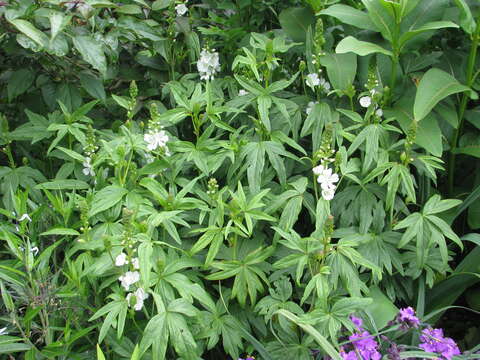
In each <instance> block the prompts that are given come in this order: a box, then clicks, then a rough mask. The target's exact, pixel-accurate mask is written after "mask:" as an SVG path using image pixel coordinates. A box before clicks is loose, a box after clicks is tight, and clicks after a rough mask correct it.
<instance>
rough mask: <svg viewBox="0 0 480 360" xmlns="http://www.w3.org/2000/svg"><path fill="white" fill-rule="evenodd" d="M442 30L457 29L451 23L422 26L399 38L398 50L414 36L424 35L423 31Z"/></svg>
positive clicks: (455, 25)
mask: <svg viewBox="0 0 480 360" xmlns="http://www.w3.org/2000/svg"><path fill="white" fill-rule="evenodd" d="M444 28H458V25H457V24H455V23H453V22H451V21H432V22H429V23H426V24H423V25H422V26H420V27H419V28H417V29H414V30H411V31H408V32H406V33H405V34H403V35H402V36H401V37H400V40H399V44H400V45H399V46H400V49H401V48H402V47H403V46H404V45H405V44H406V43H407V42H408V41H409V40H411V39H412V38H413V37H415V36H416V35H419V34H421V33H424V32H425V31H430V30H437V29H444Z"/></svg>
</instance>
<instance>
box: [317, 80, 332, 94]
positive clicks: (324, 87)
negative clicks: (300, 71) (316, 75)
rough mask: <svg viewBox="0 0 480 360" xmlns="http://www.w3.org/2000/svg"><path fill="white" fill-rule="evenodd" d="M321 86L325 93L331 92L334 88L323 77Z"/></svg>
mask: <svg viewBox="0 0 480 360" xmlns="http://www.w3.org/2000/svg"><path fill="white" fill-rule="evenodd" d="M320 86H321V87H322V88H323V90H325V92H329V91H330V89H331V88H332V87H331V85H330V83H329V82H328V81H327V80H325V79H324V78H323V77H322V78H320Z"/></svg>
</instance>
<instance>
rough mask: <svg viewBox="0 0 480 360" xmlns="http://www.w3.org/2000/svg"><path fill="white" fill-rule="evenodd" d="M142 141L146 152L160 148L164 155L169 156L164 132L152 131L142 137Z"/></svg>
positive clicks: (166, 136) (166, 137)
mask: <svg viewBox="0 0 480 360" xmlns="http://www.w3.org/2000/svg"><path fill="white" fill-rule="evenodd" d="M143 140H145V142H146V143H147V149H148V151H154V150H156V149H158V148H162V149H164V150H165V154H166V155H169V153H168V149H167V142H168V135H167V133H166V132H165V130H157V131H154V130H152V131H150V132H148V133H147V134H145V135H144V136H143Z"/></svg>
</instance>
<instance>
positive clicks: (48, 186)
mask: <svg viewBox="0 0 480 360" xmlns="http://www.w3.org/2000/svg"><path fill="white" fill-rule="evenodd" d="M35 188H36V189H45V190H83V189H89V188H90V185H88V184H87V183H86V182H85V181H81V180H74V179H63V180H53V181H49V182H44V183H41V184H38V185H36V186H35Z"/></svg>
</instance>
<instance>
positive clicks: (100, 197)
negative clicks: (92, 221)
mask: <svg viewBox="0 0 480 360" xmlns="http://www.w3.org/2000/svg"><path fill="white" fill-rule="evenodd" d="M127 194H128V190H127V189H125V188H123V187H120V186H118V185H110V186H107V187H105V188H103V189H102V190H100V191H99V192H97V193H96V194H95V195H94V197H93V200H92V204H91V207H90V211H89V213H88V215H89V216H90V217H92V216H94V215H96V214H98V213H101V212H102V211H105V210H107V209H110V208H111V207H112V206H114V205H116V204H117V203H118V202H120V201H121V200H122V199H123V197H124V196H125V195H127Z"/></svg>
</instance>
